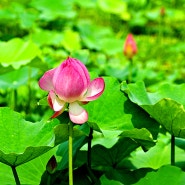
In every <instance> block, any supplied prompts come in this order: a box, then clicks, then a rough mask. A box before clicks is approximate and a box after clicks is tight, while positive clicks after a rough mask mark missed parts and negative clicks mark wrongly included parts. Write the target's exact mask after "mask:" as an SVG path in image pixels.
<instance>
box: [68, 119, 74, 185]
mask: <svg viewBox="0 0 185 185" xmlns="http://www.w3.org/2000/svg"><path fill="white" fill-rule="evenodd" d="M68 148H69V156H68V157H69V185H73V123H72V122H71V121H70V122H69V145H68Z"/></svg>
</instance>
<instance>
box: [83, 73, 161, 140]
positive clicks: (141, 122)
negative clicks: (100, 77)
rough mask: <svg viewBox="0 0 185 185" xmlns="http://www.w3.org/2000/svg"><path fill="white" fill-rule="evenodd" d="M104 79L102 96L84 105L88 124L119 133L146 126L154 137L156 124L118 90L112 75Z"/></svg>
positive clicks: (118, 84) (118, 86)
mask: <svg viewBox="0 0 185 185" xmlns="http://www.w3.org/2000/svg"><path fill="white" fill-rule="evenodd" d="M104 80H105V91H104V93H103V94H102V96H101V97H100V98H98V99H97V100H95V101H93V102H90V103H89V104H87V105H85V106H84V108H85V109H87V110H88V113H89V119H88V122H89V124H91V125H92V124H96V125H97V126H98V127H99V128H100V130H101V131H103V130H109V131H116V132H117V133H119V134H120V133H121V132H122V131H124V130H129V129H133V128H139V129H140V128H147V129H148V130H149V131H150V132H151V133H152V135H153V136H154V137H156V135H157V131H158V130H157V129H158V124H155V123H154V122H155V121H154V120H153V119H151V118H150V117H149V116H147V115H146V112H145V111H143V110H142V109H141V108H140V107H139V106H137V105H135V104H133V103H132V102H131V101H130V100H129V99H128V97H127V96H126V95H124V94H123V93H122V92H121V91H120V83H119V82H118V80H117V79H116V78H113V77H105V78H104ZM103 134H104V135H105V134H106V132H103ZM109 134H110V133H109ZM114 137H115V135H114Z"/></svg>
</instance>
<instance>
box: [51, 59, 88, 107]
mask: <svg viewBox="0 0 185 185" xmlns="http://www.w3.org/2000/svg"><path fill="white" fill-rule="evenodd" d="M89 83H90V77H89V74H88V71H87V69H86V67H85V65H84V64H82V63H81V62H79V61H78V60H76V59H72V58H68V59H67V60H65V61H64V62H63V63H62V64H61V65H60V66H59V67H58V68H57V69H56V72H55V74H54V77H53V84H54V88H55V92H56V94H57V95H58V96H59V97H60V98H61V99H63V100H65V101H66V102H69V103H70V102H74V101H77V100H79V99H80V98H82V96H83V95H84V93H85V92H86V91H87V87H88V86H89Z"/></svg>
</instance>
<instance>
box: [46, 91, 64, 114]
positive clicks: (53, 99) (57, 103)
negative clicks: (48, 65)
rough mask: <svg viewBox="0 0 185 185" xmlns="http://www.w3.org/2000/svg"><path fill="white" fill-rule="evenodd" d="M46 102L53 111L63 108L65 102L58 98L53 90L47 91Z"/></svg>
mask: <svg viewBox="0 0 185 185" xmlns="http://www.w3.org/2000/svg"><path fill="white" fill-rule="evenodd" d="M48 102H49V105H50V106H51V108H52V109H53V110H54V111H60V110H62V109H64V108H65V102H64V101H62V100H60V99H59V98H58V97H57V96H56V95H55V93H54V92H53V91H50V92H49V95H48Z"/></svg>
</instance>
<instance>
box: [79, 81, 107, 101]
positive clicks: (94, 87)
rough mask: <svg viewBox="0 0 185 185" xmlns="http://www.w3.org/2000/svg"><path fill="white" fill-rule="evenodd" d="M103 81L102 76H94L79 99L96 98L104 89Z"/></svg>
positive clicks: (91, 99) (89, 99) (88, 99)
mask: <svg viewBox="0 0 185 185" xmlns="http://www.w3.org/2000/svg"><path fill="white" fill-rule="evenodd" d="M104 88H105V82H104V79H103V78H96V79H94V80H93V81H92V82H91V83H90V86H89V88H88V90H87V93H86V95H85V98H83V99H82V100H81V101H93V100H96V99H97V98H98V97H99V96H100V95H101V94H102V93H103V91H104Z"/></svg>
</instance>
